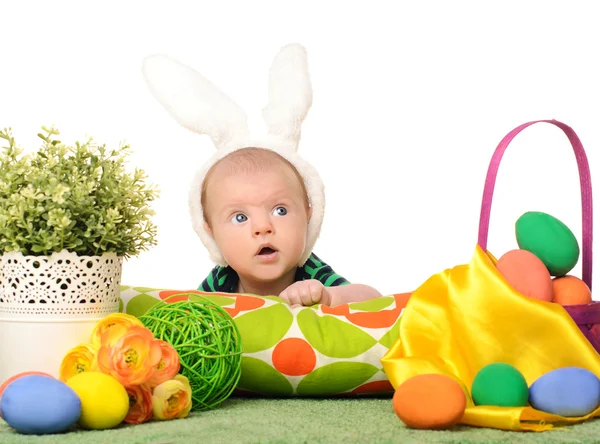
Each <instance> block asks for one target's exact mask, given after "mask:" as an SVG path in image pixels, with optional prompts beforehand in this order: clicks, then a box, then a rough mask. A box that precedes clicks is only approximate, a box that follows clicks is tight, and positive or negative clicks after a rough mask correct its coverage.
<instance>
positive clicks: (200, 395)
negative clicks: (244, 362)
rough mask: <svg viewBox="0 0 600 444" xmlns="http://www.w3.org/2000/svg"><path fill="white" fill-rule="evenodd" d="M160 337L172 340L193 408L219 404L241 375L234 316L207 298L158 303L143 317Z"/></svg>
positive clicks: (210, 407)
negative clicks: (187, 384) (188, 385)
mask: <svg viewBox="0 0 600 444" xmlns="http://www.w3.org/2000/svg"><path fill="white" fill-rule="evenodd" d="M140 320H141V321H142V323H143V324H144V325H145V326H146V327H147V328H148V329H149V330H150V331H152V333H153V334H154V337H155V338H157V339H162V340H163V341H166V342H168V343H170V344H171V345H172V346H173V347H174V348H175V350H176V351H177V353H178V354H179V359H180V362H181V370H180V373H181V374H182V375H184V376H185V377H187V378H188V380H189V381H190V386H191V388H192V410H209V409H213V408H215V407H218V406H219V405H220V404H221V403H222V402H223V401H224V400H226V399H227V398H228V397H229V396H230V395H231V393H232V392H233V390H234V389H235V387H236V385H237V383H238V381H239V379H240V375H241V359H242V340H241V337H240V333H239V330H238V328H237V326H236V324H235V322H234V321H233V319H232V317H231V316H230V315H229V313H227V312H226V311H225V310H223V308H221V307H220V306H219V305H216V304H215V303H213V302H211V301H209V300H208V299H205V298H202V297H197V296H196V297H195V298H194V301H180V302H174V303H170V304H157V305H154V306H153V307H152V308H150V309H149V310H148V311H147V312H146V313H145V314H144V315H143V316H141V317H140Z"/></svg>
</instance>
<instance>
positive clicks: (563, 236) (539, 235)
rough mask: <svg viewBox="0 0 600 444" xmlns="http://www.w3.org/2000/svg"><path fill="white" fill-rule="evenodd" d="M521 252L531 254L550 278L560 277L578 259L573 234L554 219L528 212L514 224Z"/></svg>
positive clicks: (535, 212) (547, 215)
mask: <svg viewBox="0 0 600 444" xmlns="http://www.w3.org/2000/svg"><path fill="white" fill-rule="evenodd" d="M515 233H516V236H517V244H518V245H519V248H520V249H521V250H527V251H529V252H530V253H533V254H535V255H536V256H537V257H538V258H539V259H541V261H542V262H543V263H544V265H546V268H547V269H548V271H549V272H550V274H551V275H552V276H564V275H566V274H567V273H569V272H570V271H571V270H572V269H573V267H575V265H576V264H577V261H578V260H579V244H578V243H577V239H576V238H575V235H574V234H573V232H572V231H571V230H570V229H569V227H567V226H566V225H565V224H564V223H562V222H561V221H559V220H558V219H557V218H555V217H554V216H551V215H549V214H546V213H542V212H540V211H528V212H527V213H525V214H523V215H522V216H521V217H519V219H518V220H517V222H516V224H515Z"/></svg>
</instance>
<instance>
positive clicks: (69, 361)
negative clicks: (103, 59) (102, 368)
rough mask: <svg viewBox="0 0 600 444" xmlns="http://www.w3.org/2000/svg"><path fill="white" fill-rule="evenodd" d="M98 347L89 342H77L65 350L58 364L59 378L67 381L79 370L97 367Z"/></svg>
mask: <svg viewBox="0 0 600 444" xmlns="http://www.w3.org/2000/svg"><path fill="white" fill-rule="evenodd" d="M97 354H98V349H97V348H96V347H94V346H93V345H91V344H79V345H77V346H75V347H73V348H72V349H71V350H69V351H68V352H67V354H66V355H65V357H64V358H63V360H62V362H61V364H60V371H59V379H60V380H61V381H62V382H67V381H68V380H69V379H71V378H72V377H73V376H75V375H76V374H78V373H81V372H90V371H94V370H96V368H97V367H98V361H97Z"/></svg>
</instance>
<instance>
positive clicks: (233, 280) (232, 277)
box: [198, 253, 350, 293]
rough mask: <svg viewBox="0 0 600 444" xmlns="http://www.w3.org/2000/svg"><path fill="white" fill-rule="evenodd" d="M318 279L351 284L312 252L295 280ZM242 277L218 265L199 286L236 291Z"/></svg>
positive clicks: (323, 281) (205, 288)
mask: <svg viewBox="0 0 600 444" xmlns="http://www.w3.org/2000/svg"><path fill="white" fill-rule="evenodd" d="M308 279H316V280H318V281H319V282H321V283H322V284H323V285H324V286H325V287H337V286H339V285H346V284H349V283H350V282H348V281H347V280H346V279H344V278H343V277H342V276H340V275H339V274H337V273H336V272H335V271H333V269H332V268H331V267H330V266H329V265H327V264H326V263H325V262H323V261H322V260H321V259H319V258H318V257H317V256H316V255H315V254H314V253H311V255H310V256H309V258H308V260H307V261H306V263H305V264H304V265H303V266H302V267H298V268H297V269H296V275H295V276H294V282H298V281H305V280H308ZM239 280H240V278H239V276H238V274H237V273H236V272H235V270H234V269H233V268H231V267H230V266H227V267H222V266H220V265H217V266H216V267H215V268H213V269H212V270H211V272H210V274H209V275H208V276H207V277H206V279H204V281H203V282H202V283H201V284H200V286H199V287H198V290H200V291H206V292H220V293H235V292H236V290H237V285H238V282H239Z"/></svg>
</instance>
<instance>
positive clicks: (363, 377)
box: [296, 362, 379, 396]
mask: <svg viewBox="0 0 600 444" xmlns="http://www.w3.org/2000/svg"><path fill="white" fill-rule="evenodd" d="M378 371H379V370H378V369H377V367H375V366H374V365H371V364H366V363H363V362H334V363H333V364H328V365H325V366H323V367H320V368H318V369H316V370H314V371H312V372H311V373H309V374H308V375H306V376H305V377H304V378H302V381H300V383H299V384H298V387H297V388H296V391H297V392H298V394H299V395H303V396H328V395H335V394H338V393H343V392H347V391H348V390H352V389H354V388H356V387H358V386H359V385H362V384H364V383H365V382H367V381H368V380H369V379H371V378H372V377H373V375H374V374H375V373H377V372H378Z"/></svg>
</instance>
